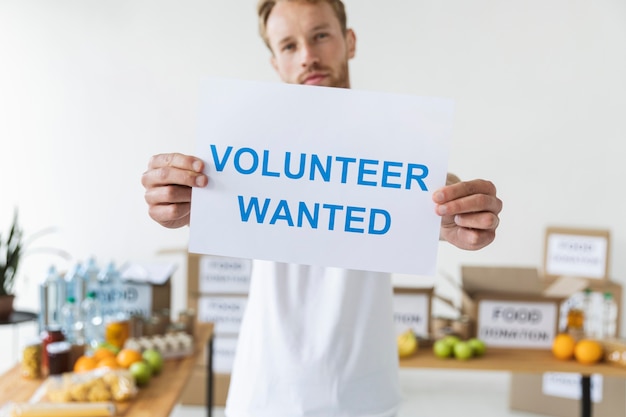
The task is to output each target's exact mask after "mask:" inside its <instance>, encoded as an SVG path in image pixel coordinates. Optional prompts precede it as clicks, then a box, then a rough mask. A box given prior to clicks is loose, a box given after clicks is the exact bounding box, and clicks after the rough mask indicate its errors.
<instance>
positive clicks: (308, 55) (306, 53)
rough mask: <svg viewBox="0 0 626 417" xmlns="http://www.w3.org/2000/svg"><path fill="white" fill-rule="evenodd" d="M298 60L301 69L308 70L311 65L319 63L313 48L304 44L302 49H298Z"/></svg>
mask: <svg viewBox="0 0 626 417" xmlns="http://www.w3.org/2000/svg"><path fill="white" fill-rule="evenodd" d="M300 54H301V57H300V60H301V62H302V67H303V68H308V67H310V66H312V65H313V64H316V63H318V61H319V57H318V56H317V52H316V51H315V48H314V47H313V46H312V45H310V44H308V43H305V44H304V45H303V46H302V48H301V49H300Z"/></svg>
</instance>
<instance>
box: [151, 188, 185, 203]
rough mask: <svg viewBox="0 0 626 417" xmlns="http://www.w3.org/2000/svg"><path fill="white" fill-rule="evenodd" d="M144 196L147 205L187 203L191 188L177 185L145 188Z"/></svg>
mask: <svg viewBox="0 0 626 417" xmlns="http://www.w3.org/2000/svg"><path fill="white" fill-rule="evenodd" d="M144 198H145V200H146V203H148V204H149V205H157V204H176V203H189V202H190V201H191V188H189V187H183V186H178V185H169V186H164V187H153V188H149V189H147V190H146V192H145V194H144Z"/></svg>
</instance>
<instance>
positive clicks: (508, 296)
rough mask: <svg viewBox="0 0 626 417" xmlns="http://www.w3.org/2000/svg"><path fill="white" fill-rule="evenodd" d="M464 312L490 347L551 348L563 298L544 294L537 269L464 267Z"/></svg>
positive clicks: (473, 333)
mask: <svg viewBox="0 0 626 417" xmlns="http://www.w3.org/2000/svg"><path fill="white" fill-rule="evenodd" d="M462 280H463V290H464V294H463V297H462V304H463V305H462V310H463V312H464V314H466V315H467V316H468V317H469V318H470V321H471V322H472V323H473V326H472V332H471V334H472V336H475V337H479V338H481V339H483V340H484V341H485V343H486V344H487V346H489V347H490V348H513V349H550V348H551V346H552V340H553V339H554V336H555V335H556V333H557V332H558V326H559V306H560V303H561V302H562V300H563V298H562V297H548V296H546V295H545V294H544V292H545V290H546V288H549V285H548V282H547V281H545V280H542V279H541V278H540V277H539V274H538V271H537V269H536V268H515V267H474V266H464V267H462Z"/></svg>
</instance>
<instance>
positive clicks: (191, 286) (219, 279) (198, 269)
mask: <svg viewBox="0 0 626 417" xmlns="http://www.w3.org/2000/svg"><path fill="white" fill-rule="evenodd" d="M251 272H252V261H250V260H249V259H239V258H230V257H223V256H213V255H197V254H188V256H187V306H188V307H189V308H191V309H194V310H195V311H196V312H197V319H198V321H200V322H212V323H213V324H214V326H215V327H214V338H213V357H212V360H213V372H214V386H213V388H212V390H213V404H214V405H216V406H223V405H225V403H226V397H227V396H228V385H229V384H230V373H231V371H232V364H233V360H234V357H235V350H236V348H237V340H238V335H239V327H240V326H241V320H242V319H243V314H244V311H245V308H246V303H247V301H248V291H249V288H250V275H251ZM206 357H207V355H202V356H201V358H200V360H199V361H198V363H197V364H196V367H195V369H194V371H193V373H192V376H191V378H190V380H189V382H188V383H187V387H186V388H185V391H184V392H183V395H182V396H181V404H185V405H205V404H206V396H205V392H206V381H207V378H206V365H207V363H206Z"/></svg>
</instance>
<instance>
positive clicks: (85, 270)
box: [80, 256, 100, 300]
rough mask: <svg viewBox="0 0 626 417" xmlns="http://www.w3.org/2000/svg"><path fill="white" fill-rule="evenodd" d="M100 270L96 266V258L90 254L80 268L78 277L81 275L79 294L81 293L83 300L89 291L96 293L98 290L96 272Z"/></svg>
mask: <svg viewBox="0 0 626 417" xmlns="http://www.w3.org/2000/svg"><path fill="white" fill-rule="evenodd" d="M99 272H100V270H99V268H98V264H97V263H96V259H95V258H94V257H93V256H92V257H91V258H89V259H88V260H87V262H86V263H85V264H83V266H82V268H81V269H80V277H81V279H82V280H81V287H82V288H81V294H82V295H83V300H84V299H85V298H87V295H88V294H89V293H90V292H94V293H96V297H97V292H98V290H99V286H100V285H99V283H98V273H99Z"/></svg>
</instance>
